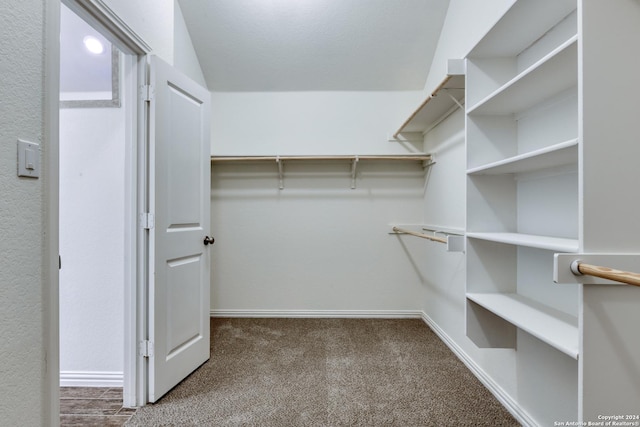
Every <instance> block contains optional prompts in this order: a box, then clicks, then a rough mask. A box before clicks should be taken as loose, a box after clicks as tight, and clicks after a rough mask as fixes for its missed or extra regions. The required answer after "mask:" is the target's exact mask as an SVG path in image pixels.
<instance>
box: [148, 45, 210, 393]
mask: <svg viewBox="0 0 640 427" xmlns="http://www.w3.org/2000/svg"><path fill="white" fill-rule="evenodd" d="M150 65H151V66H150V83H151V93H152V96H151V101H150V107H149V137H150V139H149V140H150V144H149V185H150V189H149V190H150V191H149V206H150V211H151V213H152V214H153V217H154V222H155V224H154V225H153V226H152V227H151V231H150V241H149V242H150V244H149V247H150V253H149V260H150V264H151V265H150V270H149V341H150V345H149V347H150V349H151V350H150V351H149V352H148V353H149V375H148V378H149V387H148V392H149V396H148V397H149V401H151V402H155V401H157V400H158V399H159V398H160V397H162V395H164V394H165V393H166V392H167V391H169V390H170V389H171V388H173V387H174V386H175V385H176V384H178V383H179V382H180V381H181V380H182V379H184V378H185V377H186V376H187V375H189V374H190V373H191V372H193V371H194V370H195V369H196V368H197V367H198V366H200V365H201V364H202V363H204V362H205V361H206V360H208V359H209V292H210V291H209V286H210V279H209V277H210V268H211V266H210V256H209V250H208V247H209V245H208V244H205V237H206V236H208V235H209V231H210V227H211V225H210V218H209V216H210V203H211V202H210V200H211V197H210V189H211V181H210V176H211V164H210V143H209V123H210V117H209V115H210V111H211V105H210V93H209V92H208V91H207V90H206V89H204V88H202V87H201V86H199V85H198V84H196V83H194V82H193V81H191V80H190V79H189V78H187V77H186V76H184V75H183V74H182V73H180V72H179V71H177V70H175V69H174V68H173V67H171V66H170V65H168V64H167V63H165V62H163V61H161V60H159V59H158V58H156V57H151V64H150ZM207 243H208V242H207Z"/></svg>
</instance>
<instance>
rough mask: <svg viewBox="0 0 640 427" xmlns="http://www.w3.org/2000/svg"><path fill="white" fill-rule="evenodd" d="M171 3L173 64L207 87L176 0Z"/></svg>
mask: <svg viewBox="0 0 640 427" xmlns="http://www.w3.org/2000/svg"><path fill="white" fill-rule="evenodd" d="M173 5H174V12H175V13H174V20H173V31H174V38H173V40H174V43H173V65H174V66H175V67H176V68H178V69H179V70H182V72H183V73H185V74H186V75H187V76H189V77H191V79H193V80H194V81H196V82H198V83H199V84H200V85H201V86H202V87H207V82H206V81H205V79H204V75H203V74H202V69H201V67H200V62H199V61H198V56H197V55H196V51H195V49H194V48H193V43H192V42H191V36H190V35H189V30H188V29H187V25H186V24H185V22H184V17H183V16H182V10H181V9H180V4H179V3H178V0H174V2H173Z"/></svg>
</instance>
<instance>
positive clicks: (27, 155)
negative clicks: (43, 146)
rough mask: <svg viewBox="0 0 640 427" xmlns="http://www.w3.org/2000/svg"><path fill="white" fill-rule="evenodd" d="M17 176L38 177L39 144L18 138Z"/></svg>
mask: <svg viewBox="0 0 640 427" xmlns="http://www.w3.org/2000/svg"><path fill="white" fill-rule="evenodd" d="M18 176H25V177H29V178H38V177H39V176H40V145H39V144H36V143H35V142H29V141H23V140H22V139H19V140H18Z"/></svg>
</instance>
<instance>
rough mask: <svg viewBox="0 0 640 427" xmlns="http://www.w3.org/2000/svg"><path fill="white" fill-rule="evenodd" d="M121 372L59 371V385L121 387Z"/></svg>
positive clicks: (122, 378) (122, 380) (122, 376)
mask: <svg viewBox="0 0 640 427" xmlns="http://www.w3.org/2000/svg"><path fill="white" fill-rule="evenodd" d="M123 384H124V374H123V373H122V372H102V371H96V372H93V371H60V387H122V386H123Z"/></svg>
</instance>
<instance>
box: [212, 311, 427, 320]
mask: <svg viewBox="0 0 640 427" xmlns="http://www.w3.org/2000/svg"><path fill="white" fill-rule="evenodd" d="M210 315H211V317H253V318H261V317H280V318H294V317H310V318H354V319H420V318H421V317H422V311H420V310H211V312H210Z"/></svg>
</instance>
